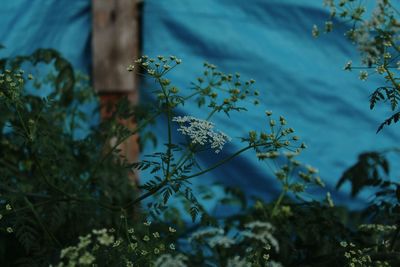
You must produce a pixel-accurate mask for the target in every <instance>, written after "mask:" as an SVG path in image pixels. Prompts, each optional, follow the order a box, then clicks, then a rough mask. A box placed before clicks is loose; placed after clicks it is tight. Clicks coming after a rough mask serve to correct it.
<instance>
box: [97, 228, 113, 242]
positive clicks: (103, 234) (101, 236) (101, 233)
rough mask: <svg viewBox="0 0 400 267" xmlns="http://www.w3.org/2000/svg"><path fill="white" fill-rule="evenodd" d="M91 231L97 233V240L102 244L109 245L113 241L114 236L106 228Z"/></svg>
mask: <svg viewBox="0 0 400 267" xmlns="http://www.w3.org/2000/svg"><path fill="white" fill-rule="evenodd" d="M93 233H94V234H95V235H97V241H98V242H99V243H100V244H101V245H104V246H109V245H111V244H112V243H114V236H113V235H109V234H108V233H107V230H106V229H102V230H93Z"/></svg>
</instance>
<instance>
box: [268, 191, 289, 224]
mask: <svg viewBox="0 0 400 267" xmlns="http://www.w3.org/2000/svg"><path fill="white" fill-rule="evenodd" d="M286 193H287V189H284V190H282V192H281V194H280V195H279V197H278V200H277V201H276V202H275V205H274V208H273V209H272V212H271V214H272V215H271V216H272V217H274V216H275V215H276V212H277V211H278V207H279V205H280V204H281V202H282V200H283V198H284V197H285V195H286Z"/></svg>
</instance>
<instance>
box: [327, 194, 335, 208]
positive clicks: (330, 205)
mask: <svg viewBox="0 0 400 267" xmlns="http://www.w3.org/2000/svg"><path fill="white" fill-rule="evenodd" d="M326 201H327V202H328V205H329V207H331V208H333V207H334V206H335V204H334V203H333V200H332V197H331V193H330V192H327V193H326Z"/></svg>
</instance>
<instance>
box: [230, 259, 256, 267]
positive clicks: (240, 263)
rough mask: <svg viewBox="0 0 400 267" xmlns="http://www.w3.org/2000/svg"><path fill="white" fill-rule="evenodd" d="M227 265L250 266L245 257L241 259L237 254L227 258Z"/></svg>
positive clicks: (234, 266)
mask: <svg viewBox="0 0 400 267" xmlns="http://www.w3.org/2000/svg"><path fill="white" fill-rule="evenodd" d="M226 266H227V267H251V263H250V262H247V261H246V259H241V258H240V257H239V256H235V257H233V258H230V259H228V263H227V265H226Z"/></svg>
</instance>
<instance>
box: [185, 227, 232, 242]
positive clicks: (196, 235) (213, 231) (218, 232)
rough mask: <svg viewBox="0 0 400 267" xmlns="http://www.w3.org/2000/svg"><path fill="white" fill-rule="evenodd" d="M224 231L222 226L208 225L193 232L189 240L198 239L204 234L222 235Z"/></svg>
mask: <svg viewBox="0 0 400 267" xmlns="http://www.w3.org/2000/svg"><path fill="white" fill-rule="evenodd" d="M224 233H225V231H224V229H222V228H216V227H210V228H206V229H203V230H198V231H196V232H194V233H193V234H192V235H191V237H190V238H189V241H190V242H191V241H192V240H193V239H200V238H202V237H204V236H215V235H223V234H224Z"/></svg>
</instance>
